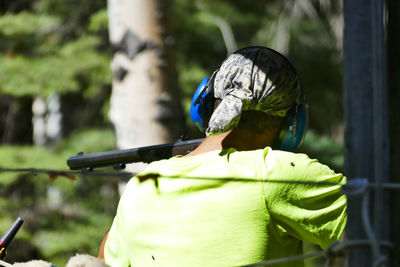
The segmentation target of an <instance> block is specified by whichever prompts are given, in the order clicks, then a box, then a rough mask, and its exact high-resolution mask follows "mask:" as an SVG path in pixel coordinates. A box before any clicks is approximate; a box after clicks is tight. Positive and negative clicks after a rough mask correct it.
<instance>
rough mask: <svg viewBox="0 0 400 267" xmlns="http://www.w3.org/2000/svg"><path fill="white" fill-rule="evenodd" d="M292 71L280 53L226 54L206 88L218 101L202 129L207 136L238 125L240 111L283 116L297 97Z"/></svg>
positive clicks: (253, 50) (243, 51) (255, 50)
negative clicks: (208, 88) (209, 88)
mask: <svg viewBox="0 0 400 267" xmlns="http://www.w3.org/2000/svg"><path fill="white" fill-rule="evenodd" d="M299 83H300V82H299V78H298V75H297V73H296V70H295V69H294V67H293V66H292V64H291V63H290V62H289V61H288V59H287V58H285V57H284V56H283V55H281V54H280V53H278V52H276V51H274V50H272V49H269V48H266V47H258V46H256V47H246V48H243V49H240V50H238V51H236V52H235V53H233V54H232V55H230V56H229V57H228V58H227V59H226V60H225V61H224V62H223V63H222V65H221V67H220V68H219V69H218V70H217V71H216V72H215V73H214V74H213V76H212V77H211V79H210V83H209V86H211V87H212V88H211V90H212V91H213V93H214V97H215V98H216V99H220V100H221V102H220V103H219V105H218V107H217V108H216V109H215V110H214V112H213V113H212V115H211V118H210V120H209V123H208V128H207V130H206V134H207V135H216V134H220V133H223V132H227V131H229V130H231V129H233V128H235V127H237V126H238V124H239V121H240V118H241V115H242V113H243V112H244V111H250V110H251V111H259V112H263V113H266V114H268V115H269V116H271V117H280V118H284V117H286V115H287V113H288V112H289V110H290V109H291V108H292V107H293V105H294V103H295V102H296V100H297V99H298V98H299V97H300V94H301V93H300V84H299Z"/></svg>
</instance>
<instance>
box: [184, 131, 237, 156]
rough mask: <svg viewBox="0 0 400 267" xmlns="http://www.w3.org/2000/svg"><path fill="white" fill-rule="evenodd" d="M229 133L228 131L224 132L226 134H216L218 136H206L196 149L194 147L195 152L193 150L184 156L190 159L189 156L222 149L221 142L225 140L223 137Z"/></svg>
mask: <svg viewBox="0 0 400 267" xmlns="http://www.w3.org/2000/svg"><path fill="white" fill-rule="evenodd" d="M229 133H230V131H229V132H226V133H222V134H218V135H213V136H206V138H205V139H204V141H203V142H201V144H200V145H199V146H198V147H196V149H195V150H193V151H192V152H190V153H189V154H187V155H185V157H190V156H194V155H198V154H203V153H207V152H210V151H214V150H221V149H223V148H224V147H223V145H222V142H223V140H224V139H225V137H226V136H227V135H229Z"/></svg>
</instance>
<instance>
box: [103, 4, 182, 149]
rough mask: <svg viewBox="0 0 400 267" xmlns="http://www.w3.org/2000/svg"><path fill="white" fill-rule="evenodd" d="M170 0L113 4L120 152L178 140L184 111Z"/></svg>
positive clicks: (114, 110)
mask: <svg viewBox="0 0 400 267" xmlns="http://www.w3.org/2000/svg"><path fill="white" fill-rule="evenodd" d="M167 10H168V1H160V0H145V1H143V0H108V12H109V32H110V41H111V46H112V50H113V59H112V63H111V68H112V71H113V83H112V96H111V107H110V114H109V115H110V119H111V121H112V123H113V124H114V126H115V130H116V135H117V145H118V147H119V148H120V149H126V148H132V147H139V146H146V145H153V144H161V143H166V142H171V141H175V140H176V139H177V138H179V137H180V135H181V134H182V129H183V125H184V118H183V111H182V109H181V105H180V98H179V93H178V90H177V82H176V72H175V64H174V62H173V60H172V58H173V57H172V56H171V51H170V50H171V48H170V45H169V43H171V40H173V39H172V37H170V36H169V35H168V17H167V16H166V14H165V12H167Z"/></svg>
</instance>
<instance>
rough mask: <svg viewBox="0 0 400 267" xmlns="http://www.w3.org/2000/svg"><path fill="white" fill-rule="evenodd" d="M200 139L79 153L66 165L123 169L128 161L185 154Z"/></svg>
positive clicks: (197, 143)
mask: <svg viewBox="0 0 400 267" xmlns="http://www.w3.org/2000/svg"><path fill="white" fill-rule="evenodd" d="M202 141H203V139H194V140H188V141H178V142H173V143H167V144H161V145H154V146H145V147H139V148H132V149H125V150H114V151H105V152H99V153H92V154H82V153H79V154H78V155H76V156H71V157H69V158H68V159H67V165H68V166H69V168H70V169H71V170H80V169H89V170H90V169H94V168H99V167H107V166H114V168H119V169H123V168H124V166H125V164H128V163H133V162H152V161H155V160H161V159H167V158H170V157H172V156H176V155H185V154H187V153H189V152H190V151H192V150H194V149H195V148H196V147H197V146H198V145H199V144H200V143H201V142H202Z"/></svg>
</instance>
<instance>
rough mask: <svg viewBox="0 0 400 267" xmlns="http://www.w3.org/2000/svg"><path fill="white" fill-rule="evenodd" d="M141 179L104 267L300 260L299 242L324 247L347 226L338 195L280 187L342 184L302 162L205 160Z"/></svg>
mask: <svg viewBox="0 0 400 267" xmlns="http://www.w3.org/2000/svg"><path fill="white" fill-rule="evenodd" d="M150 174H159V175H160V177H158V178H157V179H156V178H155V177H156V176H152V175H150ZM140 175H141V177H142V179H141V180H142V181H139V180H140V179H138V178H133V179H132V180H131V181H130V182H129V184H128V185H127V187H126V191H125V192H124V194H123V196H122V198H121V201H120V204H119V208H118V212H117V216H116V217H115V220H114V224H113V226H112V228H111V231H110V234H109V237H108V240H107V243H106V251H105V256H106V262H107V263H108V264H109V265H110V266H129V265H131V266H152V265H154V266H237V265H245V264H251V263H255V262H259V261H264V260H267V259H272V258H279V257H285V256H290V255H298V254H301V253H302V243H301V241H300V240H307V241H310V242H313V243H316V244H319V245H321V246H322V247H323V248H325V247H326V246H327V245H329V244H330V243H331V242H332V241H333V240H336V239H337V238H339V236H340V234H341V232H342V230H343V228H344V225H345V220H346V215H345V197H344V196H343V195H341V194H340V187H339V186H337V185H335V186H332V185H331V186H327V185H325V186H321V185H315V184H314V185H313V184H306V185H304V184H291V183H286V181H290V180H293V181H305V182H307V181H308V182H326V181H329V182H332V183H341V182H344V181H343V176H342V175H340V174H335V173H334V172H333V171H331V170H330V169H329V168H327V167H326V166H324V165H321V164H319V163H318V162H316V161H314V160H310V159H309V158H308V157H306V156H305V155H301V154H294V153H288V152H282V151H273V150H272V149H270V148H266V149H260V150H254V151H242V152H238V151H234V150H223V153H220V151H211V152H208V153H204V154H200V155H196V156H192V157H176V158H172V159H169V160H164V161H159V162H154V163H152V164H150V166H149V167H148V168H147V169H146V170H145V171H144V172H143V173H141V174H140ZM146 177H147V178H149V177H153V178H154V179H145V178H146ZM182 178H184V179H182ZM299 265H300V266H301V263H299Z"/></svg>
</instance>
